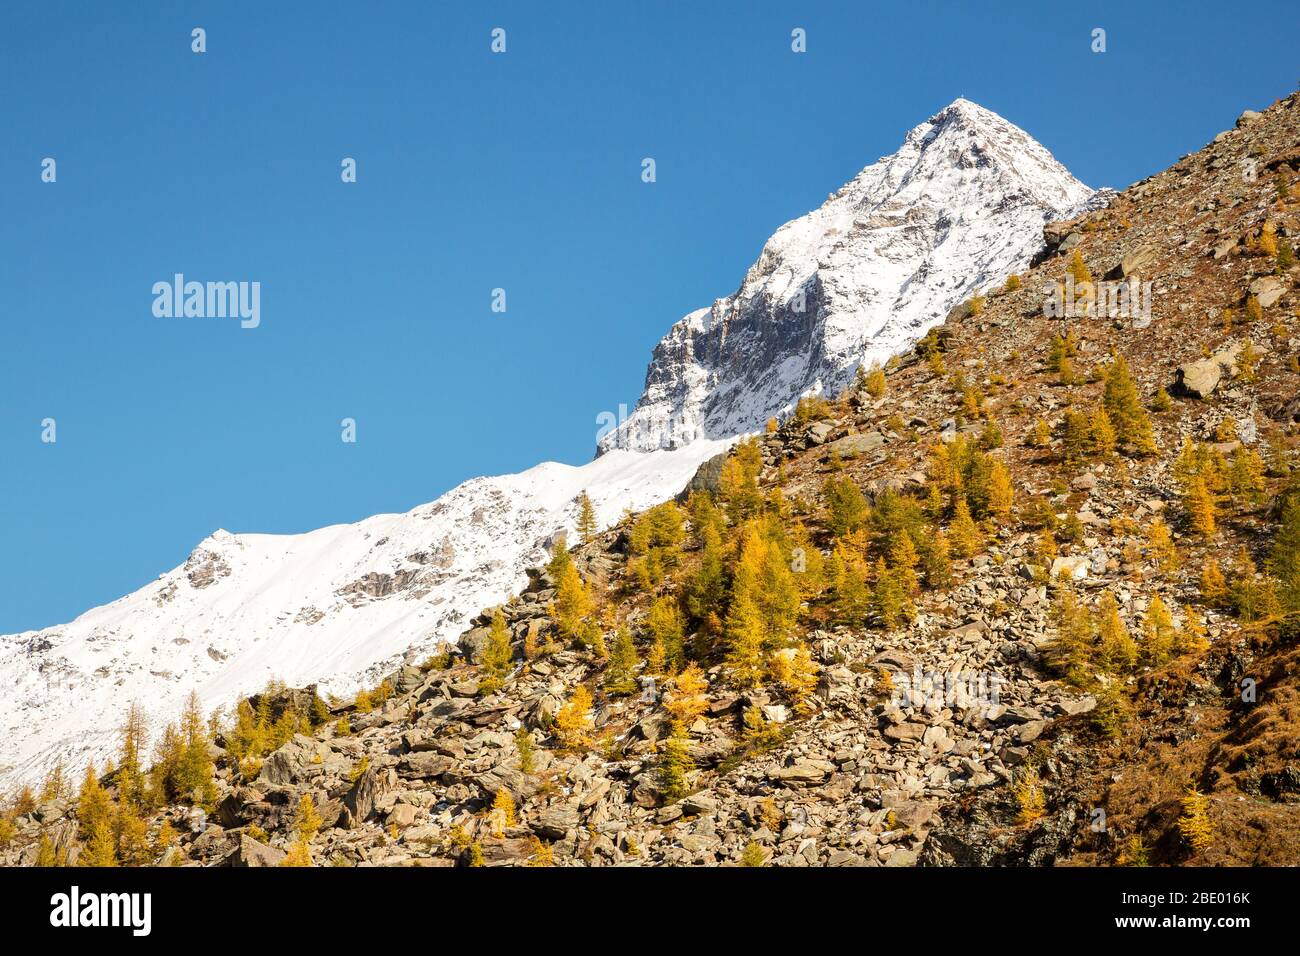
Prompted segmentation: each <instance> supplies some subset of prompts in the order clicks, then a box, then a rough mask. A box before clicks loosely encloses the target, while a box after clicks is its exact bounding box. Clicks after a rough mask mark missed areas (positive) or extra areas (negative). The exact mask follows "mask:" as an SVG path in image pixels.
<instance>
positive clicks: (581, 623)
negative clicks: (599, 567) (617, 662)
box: [551, 552, 596, 643]
mask: <svg viewBox="0 0 1300 956" xmlns="http://www.w3.org/2000/svg"><path fill="white" fill-rule="evenodd" d="M557 553H558V552H557ZM565 553H566V554H567V552H565ZM558 573H559V577H558V578H557V579H555V580H556V587H555V600H554V601H553V602H552V604H551V619H552V620H553V621H554V622H555V627H556V630H558V631H559V632H560V636H561V637H563V638H564V639H566V640H582V641H583V642H584V643H590V642H591V628H590V626H589V625H592V624H594V621H593V620H592V615H593V614H594V613H595V611H596V600H595V598H594V597H592V594H591V591H590V590H589V589H588V588H587V585H586V584H584V583H583V580H582V578H581V577H580V576H579V575H578V569H577V568H575V567H574V566H573V563H572V562H571V561H569V562H566V563H563V564H562V565H561V566H560V567H559V568H558Z"/></svg>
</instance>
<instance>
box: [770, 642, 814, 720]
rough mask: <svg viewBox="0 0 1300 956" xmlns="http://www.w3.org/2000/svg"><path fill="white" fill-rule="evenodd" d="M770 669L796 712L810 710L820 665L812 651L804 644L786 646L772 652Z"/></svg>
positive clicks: (802, 712)
mask: <svg viewBox="0 0 1300 956" xmlns="http://www.w3.org/2000/svg"><path fill="white" fill-rule="evenodd" d="M770 669H771V672H772V679H773V680H774V681H776V683H777V684H779V685H780V686H781V689H782V690H783V691H785V694H786V696H787V698H788V699H789V700H790V703H791V704H792V705H793V706H794V709H795V711H796V712H798V713H800V714H807V713H809V712H810V710H811V707H810V706H809V696H810V695H811V694H812V692H813V689H814V688H815V687H816V686H817V671H818V667H817V665H816V663H814V662H813V659H812V653H811V652H810V651H809V650H808V648H807V647H806V646H804V645H802V644H801V645H800V646H799V647H797V648H793V647H784V648H781V649H780V650H777V651H774V652H773V654H772V659H771V664H770Z"/></svg>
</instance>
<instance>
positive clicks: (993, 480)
mask: <svg viewBox="0 0 1300 956" xmlns="http://www.w3.org/2000/svg"><path fill="white" fill-rule="evenodd" d="M1015 501H1016V491H1015V487H1014V486H1013V485H1012V483H1011V473H1010V472H1009V471H1007V466H1006V465H1005V464H1003V463H1002V461H1000V460H999V461H995V462H994V463H993V470H992V472H991V473H990V475H989V514H990V515H991V516H992V517H994V518H996V519H998V520H999V521H1005V520H1006V519H1007V518H1009V517H1011V509H1012V506H1013V505H1014V504H1015Z"/></svg>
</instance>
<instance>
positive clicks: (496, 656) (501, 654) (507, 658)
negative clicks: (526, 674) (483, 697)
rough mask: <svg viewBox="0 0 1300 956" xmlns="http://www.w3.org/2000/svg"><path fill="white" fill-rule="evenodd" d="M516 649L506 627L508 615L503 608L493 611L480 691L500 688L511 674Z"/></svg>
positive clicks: (490, 691) (491, 691)
mask: <svg viewBox="0 0 1300 956" xmlns="http://www.w3.org/2000/svg"><path fill="white" fill-rule="evenodd" d="M513 658H514V650H513V648H511V646H510V632H509V631H508V630H507V629H506V616H505V614H504V613H502V611H501V608H497V609H496V610H494V611H493V612H492V621H491V623H490V624H489V625H488V639H487V644H486V646H485V647H484V648H483V664H482V668H483V676H482V678H481V679H480V680H479V685H478V689H479V693H481V694H491V693H493V692H495V691H497V690H500V688H501V685H502V683H504V681H505V679H506V678H507V677H509V676H510V669H511V661H512V660H513Z"/></svg>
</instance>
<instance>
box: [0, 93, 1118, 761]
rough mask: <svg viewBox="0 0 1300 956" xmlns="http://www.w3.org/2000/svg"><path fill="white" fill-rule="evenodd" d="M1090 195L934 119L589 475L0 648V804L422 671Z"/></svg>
mask: <svg viewBox="0 0 1300 956" xmlns="http://www.w3.org/2000/svg"><path fill="white" fill-rule="evenodd" d="M1091 195H1092V193H1091V191H1090V190H1089V189H1088V188H1087V187H1086V186H1084V185H1083V184H1081V183H1079V182H1078V181H1077V180H1076V179H1074V178H1073V177H1072V176H1071V175H1070V174H1069V173H1068V172H1067V171H1066V170H1065V169H1064V168H1063V167H1062V166H1060V165H1059V164H1058V163H1057V162H1056V161H1055V160H1053V159H1052V157H1051V156H1050V155H1049V154H1048V153H1047V151H1046V150H1044V149H1043V148H1042V147H1041V146H1040V145H1038V144H1037V143H1036V142H1034V140H1033V139H1031V138H1030V137H1029V136H1028V135H1026V134H1025V133H1024V132H1023V131H1021V130H1020V129H1018V128H1016V127H1015V126H1013V125H1011V124H1010V123H1007V122H1006V121H1005V120H1003V119H1001V118H1000V117H998V116H996V115H994V114H993V113H990V112H988V111H987V110H984V109H982V108H980V107H978V106H976V105H975V104H973V103H969V102H967V101H965V100H958V101H956V102H955V103H953V104H952V105H951V106H949V107H948V108H947V109H945V110H943V111H942V112H941V113H939V114H938V115H937V116H935V117H934V118H933V119H931V120H930V121H928V122H926V123H923V124H922V125H920V126H918V127H917V128H916V129H914V130H912V131H911V133H909V134H908V136H907V139H906V141H905V142H904V144H903V146H902V148H901V149H900V150H899V151H898V152H897V153H895V154H894V155H893V156H890V157H887V158H885V159H882V160H880V161H879V162H877V163H875V164H873V165H871V166H868V167H867V168H866V169H864V170H863V171H862V172H861V173H859V174H858V176H857V177H855V178H854V180H853V181H852V182H850V183H849V184H848V185H846V186H844V187H843V188H841V189H840V190H839V191H838V192H836V193H835V194H834V195H833V196H832V197H831V198H830V199H829V200H828V201H827V202H826V204H825V205H823V206H822V207H821V208H820V209H817V210H816V211H814V212H812V213H809V214H808V215H807V216H804V217H803V218H801V219H797V220H795V221H793V222H790V223H787V224H786V225H785V226H782V227H781V229H779V230H778V231H777V233H776V234H775V235H774V236H773V237H772V238H771V239H770V240H768V242H767V245H766V246H765V247H764V250H763V253H762V256H761V257H760V259H759V261H758V262H757V263H755V265H754V266H753V267H752V268H751V269H750V270H749V273H748V274H747V275H746V277H745V280H744V282H743V283H742V284H741V286H740V289H739V290H738V291H737V292H736V293H735V294H734V295H732V296H729V297H728V298H725V299H720V300H718V301H717V302H716V303H714V305H713V306H712V308H708V309H701V310H699V311H697V312H693V313H691V314H690V315H688V316H687V317H686V318H684V319H683V320H681V321H680V322H678V323H677V324H676V325H675V326H673V328H672V329H671V331H669V333H668V335H667V336H666V337H665V338H664V339H663V341H662V342H661V343H660V344H659V346H658V347H657V348H656V349H655V352H654V359H653V361H652V362H651V364H650V367H649V370H648V372H647V375H646V387H645V393H644V395H643V396H642V398H641V400H640V402H639V403H638V404H637V406H636V409H635V410H634V412H633V413H632V415H631V417H630V418H629V420H628V421H627V422H625V423H623V425H622V426H620V427H619V428H618V429H617V430H615V431H613V432H610V433H609V434H608V435H606V436H605V437H604V438H603V439H602V440H601V441H600V442H599V451H600V455H599V457H597V458H596V459H595V460H594V461H592V462H589V463H588V464H586V465H583V466H580V467H573V466H568V465H560V464H555V463H545V464H542V465H538V466H537V467H535V468H532V469H529V470H528V471H525V472H521V473H520V474H517V475H507V476H503V477H496V478H476V479H473V480H471V481H468V482H466V483H464V484H462V485H460V486H459V487H457V488H455V489H453V490H452V491H450V492H448V493H447V494H446V495H444V496H442V497H441V498H439V499H438V500H437V501H435V502H433V503H431V504H428V505H422V506H420V507H418V508H416V509H414V510H413V511H410V512H407V513H406V514H400V515H377V516H375V517H372V518H368V519H366V520H364V521H361V522H358V523H356V524H351V525H336V526H332V527H328V528H321V529H319V530H317V531H312V532H309V533H307V534H300V535H259V534H229V533H227V532H224V531H218V532H216V533H214V534H213V535H211V536H210V537H209V538H207V539H206V540H205V541H203V542H202V543H200V544H199V546H198V547H197V548H196V549H195V550H194V552H193V553H192V554H191V555H190V558H189V560H187V561H186V562H185V564H184V565H182V566H181V567H178V568H176V569H175V570H173V571H170V572H168V573H167V574H164V575H162V576H161V577H160V578H159V579H158V580H157V581H154V582H152V583H150V584H148V585H146V586H144V587H142V588H141V589H140V590H138V591H136V592H135V593H133V594H130V595H127V596H126V597H124V598H121V599H120V600H118V601H115V602H113V603H112V604H108V605H105V606H104V607H100V608H95V609H93V610H91V611H88V612H86V613H85V614H83V615H82V616H81V617H79V618H77V619H76V620H75V621H73V622H72V623H70V624H67V625H63V626H59V627H51V628H46V629H44V630H40V631H29V632H25V633H22V634H15V635H8V636H0V686H2V687H3V688H4V691H3V694H0V787H4V786H8V785H9V784H11V783H13V782H15V781H17V780H33V779H35V778H38V777H39V776H40V775H41V774H42V773H43V772H44V771H45V770H46V769H47V768H48V767H50V766H52V765H53V764H54V762H55V761H56V760H62V761H63V762H64V765H65V767H67V768H68V769H70V770H74V771H75V770H77V769H79V768H80V767H81V766H82V765H84V763H85V762H86V761H87V760H90V759H94V760H96V761H100V760H102V759H103V758H104V757H106V756H107V755H109V754H110V753H111V752H112V751H113V750H114V749H115V747H116V743H117V730H116V727H117V725H118V723H119V722H120V720H121V718H122V715H123V713H124V712H125V709H126V707H127V705H128V703H129V702H130V701H133V700H135V701H139V702H140V703H141V704H143V705H144V707H145V708H146V712H147V714H148V716H149V717H150V718H151V722H152V723H153V724H154V726H155V728H156V727H157V726H158V725H159V723H160V722H162V721H165V720H169V719H172V718H174V717H175V715H176V714H177V712H178V711H179V709H180V707H181V704H182V701H183V699H184V697H185V696H186V695H187V694H188V693H189V692H190V691H191V690H197V691H198V693H199V695H200V698H201V699H202V701H203V703H204V705H205V707H208V708H211V707H216V706H222V705H229V704H230V703H232V702H233V701H234V700H235V699H237V697H239V696H240V695H244V694H247V693H250V692H252V691H255V690H257V689H259V688H260V687H262V686H263V685H264V684H265V683H266V681H267V680H268V679H270V678H277V679H280V680H284V681H286V682H288V683H289V684H295V685H301V684H306V683H310V682H313V681H315V682H319V683H320V684H321V685H322V686H323V687H324V688H325V689H327V690H330V691H334V692H337V693H340V694H344V693H347V692H349V691H351V690H354V689H355V688H356V687H358V686H360V685H362V684H365V683H372V682H374V681H375V680H376V679H377V678H378V677H379V675H380V674H382V673H384V672H386V671H388V670H391V668H392V667H393V666H394V665H395V664H397V663H398V662H399V661H401V660H402V659H404V658H405V659H420V658H422V657H424V656H426V655H427V654H428V653H429V652H430V651H431V650H432V649H433V648H434V647H435V646H436V645H437V644H439V643H441V642H444V641H450V640H455V639H456V638H457V637H458V636H459V635H460V634H461V633H462V631H463V630H464V629H465V627H466V625H467V623H468V621H469V620H470V619H471V618H472V617H474V616H475V615H476V614H478V613H479V611H480V610H482V609H483V608H485V607H489V606H491V605H492V604H494V603H497V602H499V601H501V600H503V599H504V598H506V597H507V596H509V595H510V594H511V593H512V592H513V591H515V590H518V588H519V587H520V586H521V585H522V583H523V582H524V580H525V575H524V569H525V568H526V567H529V566H531V565H535V564H538V563H540V562H541V561H542V560H543V559H544V553H545V552H544V549H545V545H546V543H547V542H548V541H549V540H550V539H551V538H552V537H553V535H554V534H555V532H556V531H557V530H558V529H560V528H564V527H569V528H571V527H572V526H573V524H574V521H575V520H576V506H575V500H576V497H577V495H578V494H579V492H581V491H583V490H585V491H587V493H588V494H589V495H590V496H591V497H592V499H593V501H594V502H595V504H596V506H597V511H598V514H599V517H600V519H601V521H602V523H603V524H610V523H612V522H613V521H615V520H616V519H617V518H618V516H619V515H620V514H621V513H622V512H623V511H624V509H626V508H629V507H630V508H633V509H641V508H645V507H647V506H649V505H651V504H654V503H657V502H659V501H662V500H665V499H667V498H669V497H671V496H672V495H674V494H676V493H677V492H678V491H680V490H681V488H682V487H683V486H684V485H685V484H686V482H687V481H688V480H689V479H690V477H691V476H692V475H693V474H694V472H695V470H696V468H697V467H698V466H699V465H700V464H701V463H702V462H703V461H705V460H707V459H708V458H710V457H712V456H713V455H715V454H717V453H718V452H719V451H721V450H722V449H723V448H725V447H726V446H727V445H729V444H730V442H731V441H733V440H734V439H735V437H736V436H737V435H738V434H741V433H744V432H747V431H752V430H754V429H756V428H759V427H760V426H761V425H762V424H763V422H764V421H765V420H766V419H767V418H768V417H770V416H771V415H774V414H781V413H782V412H783V411H784V410H786V409H788V408H789V407H790V406H791V405H792V404H793V403H794V401H796V400H797V398H798V397H799V396H800V395H801V394H804V393H806V392H808V391H810V390H828V391H835V390H837V389H838V388H839V387H840V386H842V385H844V384H846V383H847V381H848V380H849V378H850V377H851V376H852V374H853V372H854V370H855V369H856V368H857V367H858V365H859V364H862V363H870V362H871V361H873V360H884V359H886V358H887V357H889V356H890V355H892V354H894V353H895V352H897V351H899V350H901V349H903V348H906V347H907V346H908V345H909V344H910V343H911V342H913V341H914V340H915V339H917V338H919V337H920V336H921V335H922V334H924V332H925V331H926V330H927V329H928V328H929V327H930V326H932V325H934V324H936V323H937V322H939V321H942V319H943V318H944V316H945V315H946V314H947V312H948V311H949V310H950V309H951V308H952V307H953V306H954V305H956V304H957V303H958V302H960V301H962V300H963V299H965V298H966V297H968V296H969V295H970V293H971V292H972V291H974V290H976V289H978V288H980V287H982V286H984V285H986V284H988V283H991V282H995V281H1000V280H1001V279H1002V278H1003V277H1004V276H1005V275H1007V274H1008V273H1010V272H1011V271H1014V270H1015V269H1018V268H1020V267H1022V266H1023V265H1024V264H1025V263H1027V262H1028V260H1029V258H1030V257H1031V256H1032V255H1033V253H1034V252H1036V251H1037V250H1038V249H1039V248H1040V246H1041V242H1042V225H1043V223H1044V221H1047V220H1051V219H1057V218H1064V217H1066V216H1068V215H1071V214H1072V213H1073V212H1074V211H1075V209H1076V207H1079V206H1080V205H1081V204H1084V203H1085V202H1087V201H1088V200H1089V197H1090V196H1091ZM665 281H671V277H665ZM801 293H802V302H800V294H801Z"/></svg>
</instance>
